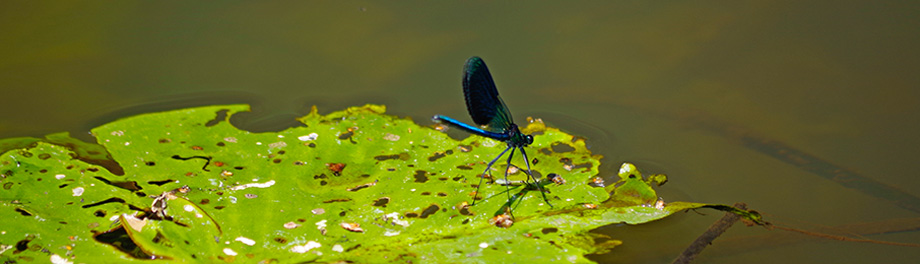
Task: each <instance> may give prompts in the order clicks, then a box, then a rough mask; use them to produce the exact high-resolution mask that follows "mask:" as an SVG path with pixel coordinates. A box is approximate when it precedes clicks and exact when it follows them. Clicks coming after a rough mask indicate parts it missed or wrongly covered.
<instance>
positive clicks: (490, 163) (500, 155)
mask: <svg viewBox="0 0 920 264" xmlns="http://www.w3.org/2000/svg"><path fill="white" fill-rule="evenodd" d="M510 148H511V146H508V147H507V148H505V150H503V151H502V153H501V154H498V156H497V157H495V158H494V159H492V161H490V162H489V164H488V165H486V169H485V170H483V171H482V177H479V184H478V185H476V193H475V194H473V205H476V196H478V195H479V188H480V187H482V178H484V177H485V175H486V173H487V172H488V173H489V178H490V179H491V177H492V176H491V175H492V172H490V171H489V169H491V168H492V165H494V164H495V162H496V161H498V158H501V157H502V156H504V155H505V152H508V149H510ZM492 182H495V180H494V179H492Z"/></svg>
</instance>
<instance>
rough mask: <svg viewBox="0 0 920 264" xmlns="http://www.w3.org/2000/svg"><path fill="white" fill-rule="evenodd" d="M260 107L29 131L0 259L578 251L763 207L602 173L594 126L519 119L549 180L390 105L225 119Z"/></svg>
mask: <svg viewBox="0 0 920 264" xmlns="http://www.w3.org/2000/svg"><path fill="white" fill-rule="evenodd" d="M248 109H249V107H248V106H246V105H225V106H209V107H198V108H191V109H183V110H176V111H170V112H163V113H153V114H145V115H139V116H135V117H130V118H125V119H122V120H118V121H115V122H113V123H109V124H106V125H103V126H101V127H98V128H96V129H93V130H92V132H93V134H94V135H95V136H96V137H97V141H98V145H95V144H88V143H82V142H79V141H78V140H73V139H71V138H69V137H68V136H67V135H66V134H58V135H54V136H49V137H47V138H46V139H43V140H32V141H29V142H28V143H29V144H28V145H27V146H24V145H22V144H23V143H17V144H20V145H17V146H18V147H17V148H15V149H10V150H9V151H6V152H5V153H3V154H2V156H0V176H2V177H0V180H2V182H0V183H2V187H3V188H2V189H0V217H2V218H3V219H4V222H5V223H4V226H3V227H0V260H2V261H22V260H44V259H49V260H51V261H71V262H75V263H76V262H86V263H90V262H111V261H112V260H113V259H117V260H118V261H120V262H126V263H129V262H148V261H150V259H154V260H157V259H159V260H163V261H169V262H180V263H181V262H192V263H198V262H204V263H214V262H235V261H243V262H246V263H249V262H266V263H268V262H279V263H289V262H311V261H315V262H335V261H353V262H361V263H363V262H473V263H498V262H503V260H507V259H514V260H515V261H518V262H526V261H538V262H550V261H552V262H574V263H582V262H590V261H589V260H588V259H586V258H585V257H584V255H586V254H596V253H603V252H607V251H609V250H610V249H611V248H613V247H614V246H617V245H619V244H620V243H621V242H620V241H617V240H615V239H611V238H609V237H604V236H601V235H597V234H592V233H589V231H590V230H592V229H594V228H597V227H600V226H604V225H609V224H613V223H630V224H640V223H645V222H648V221H654V220H656V219H660V218H663V217H666V216H668V215H670V214H672V213H674V212H679V211H683V210H687V209H694V208H700V207H710V208H715V209H718V210H726V211H734V212H735V213H738V214H742V215H744V214H746V216H747V217H748V218H756V217H759V215H757V214H756V212H752V211H743V210H737V209H734V208H732V207H730V206H723V205H708V204H701V203H684V202H672V203H665V202H664V201H663V200H662V199H660V198H659V197H658V196H657V194H656V193H655V191H654V190H653V189H652V188H651V185H660V184H661V183H663V182H664V181H666V177H664V175H653V176H650V177H648V178H643V177H642V176H641V173H639V171H638V170H637V169H636V168H635V166H633V165H632V164H624V165H623V168H624V169H621V173H620V176H621V180H620V181H618V182H617V183H615V184H612V185H607V184H604V183H603V181H602V180H600V178H599V177H598V173H599V172H598V168H599V165H600V158H601V157H600V156H599V155H594V154H592V153H591V152H590V151H588V149H587V148H586V147H585V142H584V140H583V139H580V138H577V137H574V136H572V135H568V134H565V133H563V132H561V131H559V130H558V129H555V128H549V127H546V126H545V125H544V124H543V123H542V122H541V121H539V120H530V122H529V123H528V125H527V126H526V127H525V128H524V129H523V131H524V132H525V133H529V134H533V135H534V143H533V144H532V145H531V146H529V147H528V152H529V153H528V157H529V158H530V159H532V163H533V166H532V169H533V172H534V175H535V176H536V177H537V178H538V179H540V181H539V183H538V184H540V185H541V186H542V189H544V190H545V192H543V193H541V192H540V191H539V189H538V188H536V187H534V186H533V185H532V184H523V183H524V182H525V181H526V180H527V178H528V177H527V175H526V174H525V173H524V170H523V169H521V167H519V166H520V165H523V164H521V163H523V161H522V160H521V158H519V157H518V156H517V155H515V157H518V158H516V159H515V160H514V161H513V165H512V166H510V167H508V166H505V165H503V164H498V163H496V165H495V166H493V169H492V171H490V172H489V173H486V175H480V174H482V172H483V170H484V169H485V167H486V162H488V161H490V160H492V159H493V158H494V156H495V155H497V154H498V153H500V152H501V150H502V149H503V148H504V143H503V142H498V141H494V140H492V139H488V138H483V137H479V136H470V137H468V138H466V139H464V140H460V141H457V140H454V139H451V138H450V137H448V136H447V135H445V134H444V133H443V132H441V131H438V130H436V129H433V128H430V127H423V126H419V125H417V124H415V123H414V122H412V121H411V120H409V119H403V118H397V117H394V116H388V115H385V114H384V112H385V110H386V109H385V108H384V107H383V106H376V105H366V106H363V107H353V108H348V109H346V110H345V111H340V112H334V113H331V114H328V115H320V114H319V113H318V112H317V111H316V109H315V108H314V109H313V111H311V113H310V114H308V115H306V116H304V117H302V118H300V119H299V120H300V121H301V122H302V123H303V124H304V126H300V127H295V128H290V129H287V130H284V131H280V132H273V133H251V132H247V131H243V130H240V129H237V128H236V127H234V126H233V125H232V124H230V122H229V119H230V116H232V115H233V114H235V113H238V112H241V111H248ZM26 141H28V140H26ZM2 142H4V141H0V143H2ZM16 142H25V141H22V140H19V141H16ZM116 162H117V163H116ZM524 168H526V167H524ZM506 171H507V172H509V174H510V175H509V176H508V182H507V183H509V184H508V185H507V186H506V185H502V184H498V183H495V182H504V175H505V172H506ZM624 172H626V174H624ZM624 175H625V176H624ZM499 178H501V179H499ZM480 182H481V184H480ZM477 187H478V193H477ZM611 192H612V193H613V195H612V196H611V194H610V193H611ZM474 196H475V197H478V198H479V199H480V200H477V201H476V203H475V205H472V201H473V198H474ZM509 198H510V199H509ZM757 219H759V218H757Z"/></svg>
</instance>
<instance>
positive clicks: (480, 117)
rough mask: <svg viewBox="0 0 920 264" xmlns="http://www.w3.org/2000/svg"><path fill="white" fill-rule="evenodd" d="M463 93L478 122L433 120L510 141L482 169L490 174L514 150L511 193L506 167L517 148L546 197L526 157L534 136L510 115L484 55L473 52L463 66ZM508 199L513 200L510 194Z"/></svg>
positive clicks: (544, 197) (473, 116)
mask: <svg viewBox="0 0 920 264" xmlns="http://www.w3.org/2000/svg"><path fill="white" fill-rule="evenodd" d="M463 94H464V96H465V97H466V109H467V110H468V111H469V112H470V117H472V118H473V123H475V124H476V125H478V126H473V125H470V124H467V123H463V122H460V121H457V120H456V119H453V118H450V117H447V116H443V115H435V116H434V117H433V118H432V120H434V121H435V122H438V123H443V124H447V125H449V126H451V127H455V128H458V129H460V130H463V131H466V132H468V133H471V134H476V135H480V136H483V137H488V138H492V139H495V140H498V141H502V142H505V143H506V144H507V147H506V148H505V150H503V151H502V152H501V154H498V156H497V157H495V158H494V159H492V161H490V162H489V164H488V165H486V169H485V170H484V171H483V172H482V175H485V174H486V173H488V174H489V176H490V178H491V175H492V173H491V172H490V171H489V169H491V168H492V165H494V164H495V162H496V161H498V159H499V158H501V157H502V156H504V155H505V153H507V152H508V150H511V154H509V155H508V161H507V167H506V169H505V189H506V190H508V193H509V195H510V189H509V187H508V185H509V183H510V182H509V181H508V169H507V168H510V167H511V158H512V157H514V151H515V149H517V150H520V151H521V155H522V156H524V163H525V164H527V176H528V177H529V178H530V179H532V180H533V181H534V184H535V185H536V186H537V189H539V190H540V193H542V194H543V199H544V200H546V194H545V193H544V192H543V187H541V186H540V184H539V182H538V181H537V179H536V178H535V177H534V175H533V172H532V171H531V170H530V161H529V160H528V158H527V152H525V151H524V147H526V146H528V145H530V144H532V143H533V136H532V135H526V134H524V133H522V132H521V130H520V129H519V128H518V125H517V124H515V123H514V120H513V119H512V117H511V111H509V110H508V106H506V105H505V102H504V101H502V98H501V97H499V96H498V89H496V87H495V82H494V81H493V80H492V74H490V73H489V68H488V67H486V63H485V61H483V60H482V58H479V57H475V56H474V57H471V58H469V59H467V60H466V64H465V65H464V67H463ZM482 178H484V177H480V178H479V185H477V186H476V192H475V194H474V195H473V205H475V204H476V196H477V195H479V188H480V186H482ZM525 182H526V180H525ZM508 199H509V201H511V198H510V197H509V198H508ZM547 203H548V201H547Z"/></svg>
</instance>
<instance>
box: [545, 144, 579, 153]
mask: <svg viewBox="0 0 920 264" xmlns="http://www.w3.org/2000/svg"><path fill="white" fill-rule="evenodd" d="M550 148H552V149H553V152H556V153H565V152H572V151H575V148H573V147H572V146H569V145H566V144H562V143H558V142H556V143H553V144H552V145H551V146H550Z"/></svg>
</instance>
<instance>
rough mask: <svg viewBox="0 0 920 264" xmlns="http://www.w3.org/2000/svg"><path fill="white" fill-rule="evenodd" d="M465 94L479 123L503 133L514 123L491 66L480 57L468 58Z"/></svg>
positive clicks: (470, 109)
mask: <svg viewBox="0 0 920 264" xmlns="http://www.w3.org/2000/svg"><path fill="white" fill-rule="evenodd" d="M463 94H464V95H465V96H466V109H467V110H469V112H470V117H472V118H473V122H474V123H476V124H477V125H480V126H488V130H490V131H493V132H498V133H501V132H504V130H505V129H508V128H509V127H511V124H512V123H514V120H512V119H511V112H510V111H508V107H507V106H505V102H503V101H502V98H501V97H499V96H498V90H497V89H496V88H495V82H494V81H492V74H490V73H489V68H488V67H486V63H485V62H484V61H482V59H481V58H479V57H472V58H469V59H468V60H466V65H465V66H464V67H463Z"/></svg>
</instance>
